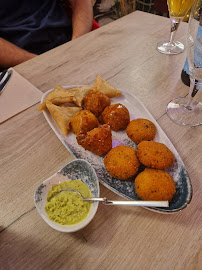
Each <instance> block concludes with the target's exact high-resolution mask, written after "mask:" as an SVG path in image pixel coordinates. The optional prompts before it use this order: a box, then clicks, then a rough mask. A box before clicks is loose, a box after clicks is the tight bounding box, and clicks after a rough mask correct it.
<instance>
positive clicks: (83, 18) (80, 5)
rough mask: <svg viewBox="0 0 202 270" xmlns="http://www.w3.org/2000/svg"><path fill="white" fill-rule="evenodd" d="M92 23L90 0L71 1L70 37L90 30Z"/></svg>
mask: <svg viewBox="0 0 202 270" xmlns="http://www.w3.org/2000/svg"><path fill="white" fill-rule="evenodd" d="M92 24H93V7H92V2H91V0H74V1H72V27H73V34H72V39H75V38H77V37H80V36H82V35H84V34H86V33H88V32H90V30H91V29H92Z"/></svg>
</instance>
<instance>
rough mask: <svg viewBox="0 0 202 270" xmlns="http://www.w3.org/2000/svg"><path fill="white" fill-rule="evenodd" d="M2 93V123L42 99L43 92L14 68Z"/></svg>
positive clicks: (0, 113) (0, 120)
mask: <svg viewBox="0 0 202 270" xmlns="http://www.w3.org/2000/svg"><path fill="white" fill-rule="evenodd" d="M10 70H12V71H13V73H12V76H11V78H10V80H9V81H8V83H7V85H6V87H5V89H4V90H3V92H2V93H1V95H0V123H2V122H4V121H6V120H7V119H9V118H11V117H13V116H14V115H16V114H18V113H20V112H22V111H24V110H26V109H28V108H29V107H31V106H33V105H35V104H36V103H38V102H39V101H40V100H41V97H42V95H43V93H42V92H41V91H40V90H39V89H38V88H36V87H35V86H34V85H32V84H31V83H30V82H29V81H28V80H26V79H25V78H23V77H22V76H21V75H20V74H19V73H17V72H16V71H15V70H14V69H12V68H11V69H10Z"/></svg>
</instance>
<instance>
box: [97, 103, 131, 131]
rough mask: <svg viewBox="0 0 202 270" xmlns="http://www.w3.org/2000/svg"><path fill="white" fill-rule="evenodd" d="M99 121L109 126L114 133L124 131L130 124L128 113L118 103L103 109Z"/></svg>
mask: <svg viewBox="0 0 202 270" xmlns="http://www.w3.org/2000/svg"><path fill="white" fill-rule="evenodd" d="M99 121H100V122H101V123H102V124H108V125H110V127H111V129H112V130H114V131H118V130H124V129H125V128H126V127H127V125H128V124H129V122H130V115H129V111H128V109H127V108H126V107H125V106H124V105H122V104H120V103H118V104H113V105H110V106H108V107H106V108H105V109H104V111H103V112H102V114H101V115H100V117H99Z"/></svg>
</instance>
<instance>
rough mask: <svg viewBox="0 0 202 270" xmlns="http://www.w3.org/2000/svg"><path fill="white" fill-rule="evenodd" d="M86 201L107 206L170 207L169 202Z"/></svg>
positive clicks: (99, 199)
mask: <svg viewBox="0 0 202 270" xmlns="http://www.w3.org/2000/svg"><path fill="white" fill-rule="evenodd" d="M83 200H84V201H99V202H103V203H104V204H105V205H133V206H148V207H149V206H150V207H169V202H168V201H110V200H108V199H107V198H85V199H83Z"/></svg>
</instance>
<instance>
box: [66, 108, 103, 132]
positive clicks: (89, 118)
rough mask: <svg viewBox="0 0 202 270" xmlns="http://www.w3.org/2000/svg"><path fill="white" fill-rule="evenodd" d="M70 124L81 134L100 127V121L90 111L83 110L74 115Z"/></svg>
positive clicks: (73, 129)
mask: <svg viewBox="0 0 202 270" xmlns="http://www.w3.org/2000/svg"><path fill="white" fill-rule="evenodd" d="M70 126H71V129H72V131H73V133H74V134H76V135H79V134H83V133H86V132H88V131H90V130H92V129H94V128H96V127H98V126H99V121H98V119H97V118H96V117H95V115H94V114H93V113H91V112H90V111H87V110H82V111H80V112H77V113H76V114H75V115H74V116H73V117H72V120H71V123H70Z"/></svg>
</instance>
